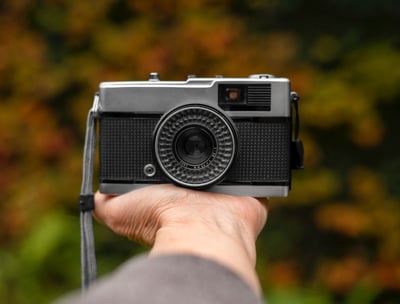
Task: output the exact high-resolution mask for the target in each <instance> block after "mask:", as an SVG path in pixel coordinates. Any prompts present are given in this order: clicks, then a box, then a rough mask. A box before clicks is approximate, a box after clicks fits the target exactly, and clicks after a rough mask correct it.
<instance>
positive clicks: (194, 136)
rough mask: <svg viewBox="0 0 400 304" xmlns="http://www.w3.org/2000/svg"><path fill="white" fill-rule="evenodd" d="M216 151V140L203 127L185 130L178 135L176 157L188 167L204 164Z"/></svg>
mask: <svg viewBox="0 0 400 304" xmlns="http://www.w3.org/2000/svg"><path fill="white" fill-rule="evenodd" d="M215 150H216V145H215V140H214V139H213V137H212V135H211V134H210V132H208V131H207V130H206V129H204V128H203V127H201V126H195V127H187V128H184V129H183V130H182V131H180V132H179V133H178V134H177V135H176V139H175V151H176V154H177V155H176V156H177V158H178V159H181V160H182V161H184V162H186V163H187V164H188V165H200V164H202V163H204V162H205V161H207V160H208V159H209V158H210V157H211V156H212V153H213V151H215Z"/></svg>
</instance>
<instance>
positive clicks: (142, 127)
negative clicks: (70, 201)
mask: <svg viewBox="0 0 400 304" xmlns="http://www.w3.org/2000/svg"><path fill="white" fill-rule="evenodd" d="M291 93H292V92H291V89H290V81H289V80H288V79H287V78H278V77H274V76H272V75H269V74H257V75H251V76H249V77H244V78H225V77H222V76H216V77H212V78H200V77H195V76H189V77H188V78H187V80H185V81H161V80H160V79H159V76H158V74H157V73H151V74H150V78H149V79H148V80H146V81H126V82H125V81H124V82H103V83H101V84H100V85H99V92H98V94H97V95H96V96H97V103H98V104H97V118H98V122H99V128H98V137H99V188H100V191H101V192H102V193H107V194H120V193H124V192H128V191H130V190H133V189H136V188H140V187H144V186H147V185H153V184H161V183H174V184H176V185H178V186H182V187H187V188H191V189H197V190H205V191H211V192H218V193H226V194H232V195H246V196H256V197H262V196H287V195H288V192H289V189H290V186H291V170H292V168H293V157H295V156H293V155H294V154H296V153H293V146H296V145H293V141H292V107H291V100H292V98H291ZM292 95H293V94H292Z"/></svg>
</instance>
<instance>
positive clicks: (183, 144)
mask: <svg viewBox="0 0 400 304" xmlns="http://www.w3.org/2000/svg"><path fill="white" fill-rule="evenodd" d="M236 145H237V139H236V132H235V128H234V127H233V123H232V122H231V121H230V119H229V118H228V117H226V116H225V115H224V114H222V113H220V112H219V111H218V110H216V109H214V108H211V107H208V106H203V105H186V106H182V107H178V108H175V109H173V110H171V111H170V112H168V113H166V114H164V116H163V117H162V118H161V119H160V121H159V123H158V124H157V126H156V129H155V133H154V155H155V158H156V160H157V162H158V165H159V167H160V169H161V171H162V172H163V173H165V175H166V176H167V177H168V178H169V179H170V180H171V181H172V182H174V183H175V184H177V185H180V186H184V187H189V188H196V189H204V188H207V187H210V186H212V185H213V184H215V183H217V182H219V181H220V180H222V178H223V177H224V176H225V175H226V174H227V172H228V171H229V169H230V167H231V165H232V163H233V161H234V158H235V155H236V151H237V147H236Z"/></svg>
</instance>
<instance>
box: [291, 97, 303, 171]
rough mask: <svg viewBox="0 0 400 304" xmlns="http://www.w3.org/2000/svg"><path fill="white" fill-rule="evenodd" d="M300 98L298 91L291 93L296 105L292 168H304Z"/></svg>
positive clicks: (293, 102)
mask: <svg viewBox="0 0 400 304" xmlns="http://www.w3.org/2000/svg"><path fill="white" fill-rule="evenodd" d="M299 99H300V96H299V95H298V94H297V93H296V92H291V93H290V100H291V102H292V104H293V106H294V112H295V113H294V130H293V133H294V134H293V139H292V142H291V168H292V169H303V168H304V147H303V142H302V141H301V140H300V139H299V132H300V114H299Z"/></svg>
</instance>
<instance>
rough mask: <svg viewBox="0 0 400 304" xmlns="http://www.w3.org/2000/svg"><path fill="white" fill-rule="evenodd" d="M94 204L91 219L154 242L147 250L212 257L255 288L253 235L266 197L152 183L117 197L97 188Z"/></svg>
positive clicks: (264, 211)
mask: <svg viewBox="0 0 400 304" xmlns="http://www.w3.org/2000/svg"><path fill="white" fill-rule="evenodd" d="M95 203H96V205H95V211H94V216H95V217H96V219H98V220H99V221H101V222H103V223H105V224H106V225H107V226H109V227H110V228H111V229H112V230H113V231H114V232H116V233H117V234H120V235H123V236H126V237H128V238H129V239H132V240H135V241H138V242H140V243H142V244H145V245H148V246H153V248H152V250H151V254H152V255H156V254H177V253H186V254H194V255H199V256H202V257H206V258H210V259H214V260H216V261H218V262H220V263H222V264H224V265H225V266H227V267H229V268H231V269H232V270H233V271H235V272H237V273H238V274H239V275H241V276H242V277H243V278H244V279H245V280H246V281H247V282H248V283H249V284H250V285H251V286H253V288H254V289H255V290H259V283H258V279H257V277H256V274H255V271H254V265H255V261H256V250H255V240H256V238H257V236H258V234H259V233H260V231H261V229H262V228H263V226H264V224H265V222H266V218H267V209H266V207H265V206H266V199H263V200H258V199H255V198H252V197H238V196H230V195H223V194H217V193H210V192H202V191H194V190H190V189H184V188H180V187H176V186H173V185H155V186H148V187H144V188H141V189H138V190H135V191H132V192H129V193H126V194H123V195H120V196H110V195H104V194H100V193H96V196H95Z"/></svg>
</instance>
